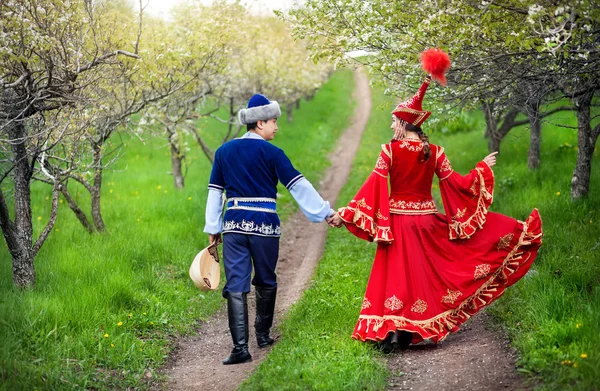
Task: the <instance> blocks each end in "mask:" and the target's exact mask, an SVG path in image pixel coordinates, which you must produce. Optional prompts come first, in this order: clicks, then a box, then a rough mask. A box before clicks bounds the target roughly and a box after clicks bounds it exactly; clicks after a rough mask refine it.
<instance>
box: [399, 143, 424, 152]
mask: <svg viewBox="0 0 600 391" xmlns="http://www.w3.org/2000/svg"><path fill="white" fill-rule="evenodd" d="M398 146H399V147H400V148H406V149H408V150H409V151H411V152H420V151H421V150H422V149H423V143H420V144H419V145H416V146H415V145H413V144H411V143H409V142H408V141H401V142H400V143H399V144H398Z"/></svg>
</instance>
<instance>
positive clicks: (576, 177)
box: [571, 93, 600, 200]
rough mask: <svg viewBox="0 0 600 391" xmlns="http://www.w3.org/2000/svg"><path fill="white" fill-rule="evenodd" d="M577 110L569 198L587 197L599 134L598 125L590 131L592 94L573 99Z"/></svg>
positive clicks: (599, 128) (599, 126) (599, 127)
mask: <svg viewBox="0 0 600 391" xmlns="http://www.w3.org/2000/svg"><path fill="white" fill-rule="evenodd" d="M573 101H574V103H575V108H576V110H577V128H578V132H577V142H578V149H577V163H576V165H575V170H574V171H573V178H572V180H571V198H572V199H574V200H576V199H579V198H582V197H585V196H587V194H588V193H589V187H590V177H591V174H592V156H593V154H594V147H595V145H596V141H597V140H598V134H599V133H600V124H599V125H598V126H596V128H595V129H594V130H592V126H591V118H590V106H591V102H592V94H591V93H587V94H583V95H581V96H579V97H575V98H574V99H573Z"/></svg>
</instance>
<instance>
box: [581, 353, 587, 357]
mask: <svg viewBox="0 0 600 391" xmlns="http://www.w3.org/2000/svg"><path fill="white" fill-rule="evenodd" d="M579 357H581V358H587V354H585V353H581V356H579Z"/></svg>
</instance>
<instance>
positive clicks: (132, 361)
mask: <svg viewBox="0 0 600 391" xmlns="http://www.w3.org/2000/svg"><path fill="white" fill-rule="evenodd" d="M353 86H354V83H353V75H352V73H351V72H350V71H340V72H336V73H335V74H334V75H333V76H332V78H331V80H330V81H329V83H328V84H327V85H326V86H324V88H323V89H322V90H321V91H319V92H318V93H317V95H316V96H315V98H314V99H313V100H311V101H308V102H305V101H303V102H302V105H301V108H300V110H298V111H296V112H295V113H294V122H293V123H291V124H288V123H287V121H286V118H285V116H283V117H282V118H281V119H280V121H279V127H280V131H279V132H278V135H277V137H276V139H275V141H274V144H276V145H278V146H280V147H281V148H283V149H284V150H285V151H286V152H287V153H288V156H289V157H290V159H291V160H292V162H293V163H294V165H295V166H296V168H298V169H299V170H300V171H301V172H302V173H303V174H304V175H305V176H306V177H307V178H309V179H310V180H311V181H314V182H315V183H316V182H317V181H318V180H319V179H320V178H321V175H322V173H323V171H324V169H325V168H327V166H328V165H329V162H328V160H327V155H328V153H329V152H330V151H331V150H332V149H333V147H334V146H335V142H336V140H337V138H338V137H339V135H340V133H341V131H342V130H343V129H345V128H346V127H347V126H348V124H349V119H350V116H351V114H352V112H353V105H354V102H353V101H352V99H351V92H352V90H353ZM202 126H203V127H204V128H203V134H204V135H205V136H207V138H208V139H211V140H217V139H220V138H222V137H223V135H224V130H223V127H222V126H221V125H215V123H214V122H213V123H206V124H202ZM122 138H123V140H124V142H125V145H124V149H123V152H124V156H123V158H122V159H121V160H120V161H119V162H118V163H117V164H116V166H114V167H113V170H112V171H107V172H106V173H105V179H104V186H103V195H102V197H103V202H102V209H103V216H104V220H105V223H106V225H107V232H106V233H104V234H100V235H91V236H90V235H88V234H87V233H86V232H85V231H84V230H83V228H82V227H81V226H80V224H79V222H78V221H77V220H76V218H75V216H74V215H73V213H72V212H71V211H70V210H69V209H68V207H67V206H66V202H61V204H60V209H59V214H58V219H57V223H56V226H55V229H54V230H53V232H52V233H51V235H50V237H49V238H48V240H47V242H46V243H45V245H44V246H43V248H42V250H41V251H40V253H39V255H38V256H37V258H36V261H35V262H36V263H35V265H36V271H37V284H36V286H35V288H33V289H30V290H25V291H19V290H16V289H14V288H13V286H12V276H11V258H10V255H9V253H8V250H7V248H6V245H5V243H4V241H2V242H1V244H0V265H1V266H0V341H2V343H1V344H0V389H2V390H21V389H22V390H33V389H40V390H41V389H53V390H55V389H61V390H63V389H64V390H68V389H83V388H90V389H125V388H136V389H144V388H147V387H148V378H147V376H148V375H152V376H153V378H156V376H157V373H156V370H157V369H158V368H159V367H160V365H162V364H163V363H164V362H165V359H166V358H167V356H168V354H169V352H170V350H171V348H172V344H171V342H170V341H171V340H172V337H173V336H175V335H186V334H189V333H192V332H193V331H194V330H195V328H196V327H197V326H198V320H202V319H206V318H207V317H209V316H210V315H211V314H212V313H214V312H215V311H216V310H217V309H218V308H220V307H221V306H222V305H223V302H224V301H223V300H222V298H221V295H220V291H217V292H212V293H200V292H199V291H198V290H197V289H196V288H195V287H194V286H193V284H192V283H191V281H190V280H189V277H188V268H189V264H190V263H191V261H192V259H193V256H194V255H195V254H196V252H197V251H199V249H201V248H203V247H204V246H206V244H207V237H206V234H204V233H202V229H203V226H204V207H205V201H206V194H207V190H206V185H207V183H208V178H209V174H210V164H209V163H208V161H207V160H206V158H205V157H204V156H203V155H202V153H201V152H200V150H199V148H198V147H197V146H195V145H194V141H193V140H189V144H190V146H191V148H192V152H191V153H190V155H189V157H188V159H189V160H190V162H191V166H190V171H189V174H188V176H187V178H186V188H185V189H183V190H175V189H174V188H173V185H172V182H173V181H172V177H171V176H170V175H168V174H167V173H168V172H169V171H170V158H169V150H168V146H167V143H166V142H165V141H162V140H149V141H147V142H146V143H145V144H142V143H141V142H140V141H139V140H137V139H135V138H129V137H127V136H125V135H123V136H122ZM115 142H116V141H115ZM71 191H72V194H73V195H74V196H75V197H76V198H77V199H78V200H79V201H81V202H82V203H83V204H87V205H89V201H88V200H87V198H88V195H87V194H86V193H85V191H83V190H82V189H80V188H77V187H76V186H71ZM280 193H281V198H280V202H279V203H278V208H279V209H280V211H281V212H282V213H281V215H282V217H283V218H285V217H286V216H288V215H289V214H290V213H292V212H293V211H294V210H295V205H294V202H293V200H292V198H291V196H290V195H289V194H288V192H287V191H286V190H285V189H283V188H281V191H280ZM48 194H49V188H48V187H45V186H42V185H41V184H35V185H34V186H33V194H32V197H33V200H32V204H33V219H34V224H35V225H36V227H35V228H36V231H37V232H39V231H40V230H41V229H42V228H43V226H42V224H44V223H45V221H46V219H47V216H48V214H49V209H48V201H47V200H46V197H47V196H48ZM38 217H39V220H38ZM222 280H224V278H223V279H222Z"/></svg>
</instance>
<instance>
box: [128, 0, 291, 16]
mask: <svg viewBox="0 0 600 391" xmlns="http://www.w3.org/2000/svg"><path fill="white" fill-rule="evenodd" d="M185 1H186V0H144V4H145V3H146V2H148V7H147V8H146V9H145V11H146V12H148V13H149V14H151V15H153V16H159V17H163V18H165V19H168V18H169V10H170V9H171V7H172V6H173V5H176V4H181V3H184V2H185ZM200 1H201V2H202V3H205V4H211V3H212V0H200ZM297 2H298V0H242V3H244V4H246V5H248V6H249V7H250V9H251V10H252V11H254V12H256V13H271V12H272V11H273V10H276V9H281V10H284V11H286V10H289V9H290V8H291V7H292V6H293V5H294V3H297ZM136 3H137V2H136Z"/></svg>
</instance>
